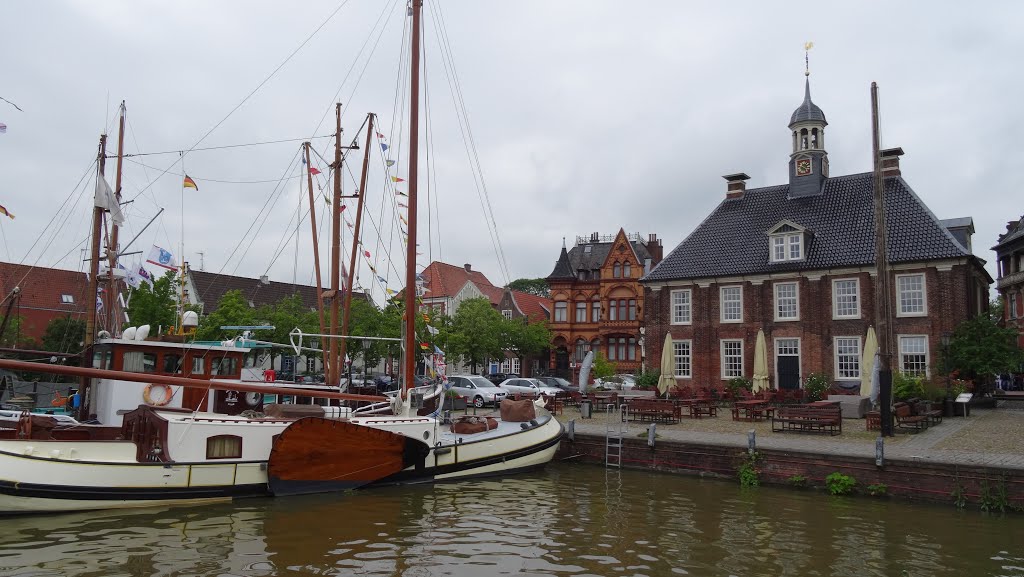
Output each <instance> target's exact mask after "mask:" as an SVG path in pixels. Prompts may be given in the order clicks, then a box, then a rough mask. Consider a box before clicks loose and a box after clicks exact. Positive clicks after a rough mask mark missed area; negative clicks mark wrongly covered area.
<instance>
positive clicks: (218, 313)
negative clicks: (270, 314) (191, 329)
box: [196, 290, 255, 341]
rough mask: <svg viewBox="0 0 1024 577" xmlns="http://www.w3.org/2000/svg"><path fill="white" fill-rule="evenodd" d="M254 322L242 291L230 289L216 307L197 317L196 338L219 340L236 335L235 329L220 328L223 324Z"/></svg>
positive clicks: (252, 312) (253, 315) (253, 316)
mask: <svg viewBox="0 0 1024 577" xmlns="http://www.w3.org/2000/svg"><path fill="white" fill-rule="evenodd" d="M254 322H255V311H254V310H253V309H252V308H251V307H250V306H249V303H248V302H247V301H246V299H245V297H244V296H242V291H238V290H231V291H228V292H226V293H224V296H222V297H220V302H218V303H217V308H216V310H214V311H213V312H211V313H210V314H208V315H204V316H203V317H202V318H201V319H199V328H198V329H196V339H197V340H200V341H220V340H224V339H227V338H231V337H234V336H236V334H235V331H231V332H229V331H226V330H222V329H221V328H220V327H221V326H225V325H251V324H253V323H254Z"/></svg>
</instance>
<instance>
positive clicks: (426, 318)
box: [420, 300, 430, 323]
mask: <svg viewBox="0 0 1024 577" xmlns="http://www.w3.org/2000/svg"><path fill="white" fill-rule="evenodd" d="M420 302H423V301H422V300H421V301H420ZM423 320H424V321H426V322H428V323H429V322H430V316H428V315H427V313H423Z"/></svg>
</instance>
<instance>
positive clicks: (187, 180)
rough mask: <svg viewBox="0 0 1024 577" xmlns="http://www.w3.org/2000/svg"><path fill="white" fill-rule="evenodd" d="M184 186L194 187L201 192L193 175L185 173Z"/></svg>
mask: <svg viewBox="0 0 1024 577" xmlns="http://www.w3.org/2000/svg"><path fill="white" fill-rule="evenodd" d="M181 186H182V188H194V189H196V192H199V187H198V186H196V181H194V180H192V177H191V176H189V175H187V174H186V175H185V180H184V181H183V182H182V183H181Z"/></svg>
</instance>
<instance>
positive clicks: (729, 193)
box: [722, 172, 750, 200]
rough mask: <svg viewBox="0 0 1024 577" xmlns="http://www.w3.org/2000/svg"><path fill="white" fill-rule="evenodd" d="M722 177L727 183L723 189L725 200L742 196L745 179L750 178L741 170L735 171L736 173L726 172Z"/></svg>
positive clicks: (745, 188)
mask: <svg viewBox="0 0 1024 577" xmlns="http://www.w3.org/2000/svg"><path fill="white" fill-rule="evenodd" d="M722 178H724V179H725V180H726V181H728V183H729V184H728V185H727V188H726V189H725V198H726V200H738V199H741V198H743V193H744V192H746V190H747V181H748V180H750V175H748V174H746V173H743V172H737V173H736V174H727V175H725V176H723V177H722Z"/></svg>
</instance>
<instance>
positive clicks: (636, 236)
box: [576, 232, 644, 245]
mask: <svg viewBox="0 0 1024 577" xmlns="http://www.w3.org/2000/svg"><path fill="white" fill-rule="evenodd" d="M616 236H618V235H615V234H599V235H592V234H586V235H583V236H577V237H576V244H578V245H579V244H590V243H592V242H612V241H613V240H615V237H616ZM626 240H628V241H630V242H644V237H643V235H641V234H640V233H639V232H627V233H626Z"/></svg>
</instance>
